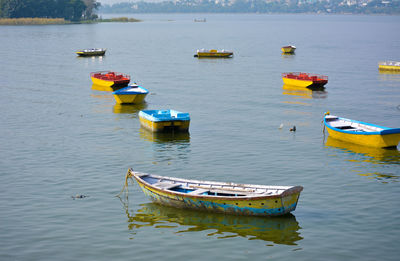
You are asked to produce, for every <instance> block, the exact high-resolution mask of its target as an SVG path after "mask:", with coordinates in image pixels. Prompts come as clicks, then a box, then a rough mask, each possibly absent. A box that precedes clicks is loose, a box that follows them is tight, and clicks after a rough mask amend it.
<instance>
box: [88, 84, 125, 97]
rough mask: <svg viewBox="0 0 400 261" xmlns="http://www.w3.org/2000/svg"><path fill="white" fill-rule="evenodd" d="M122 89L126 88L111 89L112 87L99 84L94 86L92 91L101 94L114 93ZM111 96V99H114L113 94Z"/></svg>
mask: <svg viewBox="0 0 400 261" xmlns="http://www.w3.org/2000/svg"><path fill="white" fill-rule="evenodd" d="M121 88H124V87H119V86H117V87H111V86H104V85H99V84H95V83H93V84H92V90H94V91H100V92H113V91H116V90H119V89H121ZM110 95H111V97H113V94H112V93H110Z"/></svg>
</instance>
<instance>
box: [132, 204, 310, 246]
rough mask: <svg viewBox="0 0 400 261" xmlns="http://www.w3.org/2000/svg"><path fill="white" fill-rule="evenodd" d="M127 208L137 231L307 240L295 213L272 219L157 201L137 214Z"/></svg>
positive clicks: (276, 240) (289, 241)
mask: <svg viewBox="0 0 400 261" xmlns="http://www.w3.org/2000/svg"><path fill="white" fill-rule="evenodd" d="M125 210H126V214H127V216H128V228H129V230H132V231H133V233H134V234H136V231H138V230H140V229H141V228H144V227H155V228H159V229H172V228H175V229H177V230H178V231H175V232H173V233H185V232H191V233H193V232H200V231H207V230H210V233H209V234H207V236H217V237H218V238H219V239H224V238H232V237H244V238H247V239H249V240H254V239H258V240H263V241H267V242H272V243H275V244H284V245H297V243H296V242H297V241H299V240H302V239H303V238H302V237H301V236H300V232H299V230H300V229H301V227H300V226H299V223H298V222H297V220H296V217H295V216H294V215H292V214H288V215H285V216H280V217H270V218H266V217H251V216H235V215H224V214H218V213H209V212H202V211H194V210H187V209H177V208H172V207H166V206H162V205H158V204H155V203H146V204H142V205H141V208H140V209H138V210H137V211H136V213H135V214H133V215H131V214H130V213H129V211H128V210H127V209H125ZM180 226H184V227H180ZM185 226H190V228H186V227H185ZM181 229H183V230H181Z"/></svg>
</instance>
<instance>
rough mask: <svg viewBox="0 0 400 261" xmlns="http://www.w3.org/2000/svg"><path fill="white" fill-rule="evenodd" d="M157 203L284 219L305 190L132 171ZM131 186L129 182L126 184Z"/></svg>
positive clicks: (128, 176) (130, 172) (131, 174)
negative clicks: (282, 216) (283, 216)
mask: <svg viewBox="0 0 400 261" xmlns="http://www.w3.org/2000/svg"><path fill="white" fill-rule="evenodd" d="M131 177H134V178H135V179H136V181H137V183H138V184H139V186H140V187H141V189H142V190H143V192H144V193H145V194H146V195H147V196H149V197H150V199H151V200H152V201H154V202H156V203H159V204H163V205H167V206H172V207H177V208H189V209H195V210H202V211H212V212H219V213H225V214H234V215H248V216H281V215H285V214H287V213H290V212H292V211H294V210H295V209H296V206H297V202H298V200H299V197H300V192H301V191H302V190H303V187H301V186H265V185H250V184H235V183H231V182H215V181H199V180H190V179H181V178H173V177H165V176H158V175H153V174H146V173H140V172H135V171H133V170H132V169H129V170H128V173H127V175H126V180H127V179H128V178H131ZM125 184H127V182H126V183H125Z"/></svg>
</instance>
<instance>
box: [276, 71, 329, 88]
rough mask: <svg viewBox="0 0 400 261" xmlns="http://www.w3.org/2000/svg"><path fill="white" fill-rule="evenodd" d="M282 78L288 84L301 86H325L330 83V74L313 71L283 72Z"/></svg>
mask: <svg viewBox="0 0 400 261" xmlns="http://www.w3.org/2000/svg"><path fill="white" fill-rule="evenodd" d="M282 80H283V83H284V84H286V85H292V86H301V87H323V86H324V85H325V84H327V83H328V76H325V75H319V74H312V73H302V72H289V73H282Z"/></svg>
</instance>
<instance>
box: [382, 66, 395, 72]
mask: <svg viewBox="0 0 400 261" xmlns="http://www.w3.org/2000/svg"><path fill="white" fill-rule="evenodd" d="M379 70H382V71H395V72H400V66H395V65H379Z"/></svg>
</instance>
